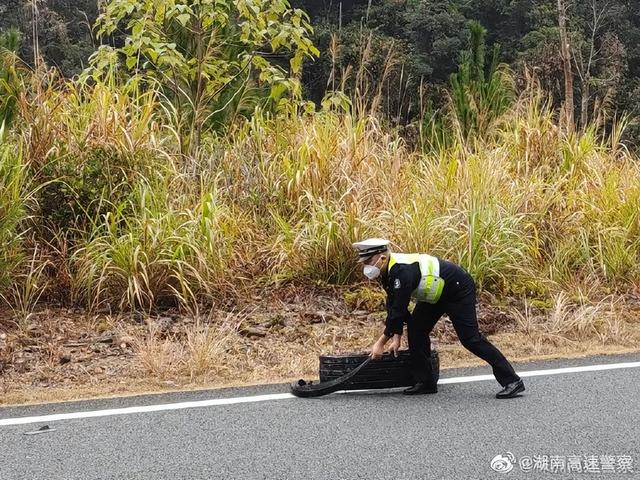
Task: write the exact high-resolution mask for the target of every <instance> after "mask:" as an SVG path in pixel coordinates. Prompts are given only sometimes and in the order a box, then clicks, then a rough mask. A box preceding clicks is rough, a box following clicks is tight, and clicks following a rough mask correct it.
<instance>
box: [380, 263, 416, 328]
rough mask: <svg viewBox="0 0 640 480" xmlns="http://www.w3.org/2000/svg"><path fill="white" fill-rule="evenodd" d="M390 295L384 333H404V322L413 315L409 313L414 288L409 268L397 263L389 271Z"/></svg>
mask: <svg viewBox="0 0 640 480" xmlns="http://www.w3.org/2000/svg"><path fill="white" fill-rule="evenodd" d="M389 282H390V283H389V286H390V290H389V295H388V297H387V320H386V322H385V329H384V335H386V336H387V337H392V336H393V335H402V330H403V324H404V322H405V321H406V320H407V319H408V317H409V316H410V315H411V314H410V313H409V302H410V301H411V292H412V291H413V290H414V288H415V287H414V286H413V284H414V283H415V282H413V281H412V279H411V278H410V276H409V275H408V274H407V270H406V269H404V268H402V266H400V265H397V266H396V267H395V268H393V269H392V271H390V272H389Z"/></svg>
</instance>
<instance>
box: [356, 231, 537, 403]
mask: <svg viewBox="0 0 640 480" xmlns="http://www.w3.org/2000/svg"><path fill="white" fill-rule="evenodd" d="M389 243H390V242H389V241H388V240H384V239H381V238H370V239H367V240H363V241H361V242H356V243H354V244H353V246H354V248H356V250H357V251H358V254H359V262H361V263H363V264H364V268H363V272H364V274H365V276H366V277H367V278H369V279H370V280H374V279H378V280H379V281H380V282H381V284H382V286H383V287H384V289H385V290H386V292H387V319H386V322H385V329H384V333H383V334H382V336H380V338H379V339H378V341H377V342H376V343H375V344H374V345H373V347H372V349H371V353H370V356H371V357H372V358H373V359H374V360H379V359H380V358H381V357H382V354H383V352H384V347H385V345H386V344H387V343H388V342H389V341H390V340H391V347H390V350H391V351H392V352H393V353H394V355H396V356H397V352H398V350H399V349H400V343H401V340H402V331H403V324H404V323H406V324H407V334H408V337H409V352H410V358H411V368H412V374H413V377H414V380H415V385H414V386H413V387H410V388H408V389H406V390H405V391H404V393H405V394H407V395H417V394H426V393H436V392H437V391H438V388H437V385H436V383H435V382H434V381H433V373H432V369H431V362H430V358H431V342H430V340H429V333H430V332H431V330H432V329H433V327H434V326H435V324H436V322H437V321H438V320H439V319H440V317H441V316H442V315H443V314H445V313H446V314H447V315H449V318H450V319H451V323H452V324H453V328H454V329H455V331H456V334H457V335H458V339H459V340H460V342H461V343H462V345H463V346H464V347H465V348H466V349H467V350H469V351H470V352H472V353H473V354H475V355H476V356H478V357H480V358H482V359H483V360H484V361H486V362H487V363H488V364H489V365H491V367H492V368H493V374H494V376H495V377H496V380H497V381H498V383H500V385H502V387H503V389H502V390H501V391H500V392H498V393H497V394H496V397H497V398H511V397H515V396H516V395H518V394H519V393H521V392H523V391H524V389H525V388H524V383H523V381H522V379H521V378H520V377H519V376H518V374H516V372H515V370H514V369H513V367H512V366H511V364H510V363H509V361H508V360H507V359H506V358H505V357H504V355H503V354H502V353H501V352H500V351H499V350H498V349H497V348H496V347H495V346H493V345H492V344H491V343H490V342H489V341H488V340H487V339H486V338H485V337H484V336H483V335H482V334H481V333H480V331H479V330H478V320H477V318H476V287H475V283H474V281H473V278H472V277H471V275H469V274H468V273H467V272H466V271H465V270H464V269H463V268H462V267H460V266H458V265H456V264H454V263H451V262H448V261H446V260H442V259H440V258H437V257H432V256H430V255H426V254H400V253H393V252H391V251H390V250H389ZM412 297H413V298H414V299H415V300H416V306H415V308H414V309H413V312H412V313H409V310H408V307H409V301H410V299H411V298H412Z"/></svg>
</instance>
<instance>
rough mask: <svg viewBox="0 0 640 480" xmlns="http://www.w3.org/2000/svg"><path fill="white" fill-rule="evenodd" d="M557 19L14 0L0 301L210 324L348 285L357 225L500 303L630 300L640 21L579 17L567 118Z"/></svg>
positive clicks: (599, 8)
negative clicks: (181, 312) (262, 295)
mask: <svg viewBox="0 0 640 480" xmlns="http://www.w3.org/2000/svg"><path fill="white" fill-rule="evenodd" d="M558 3H559V4H561V3H562V0H561V1H560V2H558ZM555 5H556V2H549V3H546V2H525V1H511V2H501V1H500V0H494V1H491V2H489V1H487V2H458V1H449V2H429V1H391V0H387V1H380V2H333V3H331V2H328V1H327V2H324V3H323V2H319V1H314V2H313V3H311V2H306V4H304V3H303V4H301V5H299V6H302V7H305V9H306V10H307V12H308V15H307V13H305V12H304V11H302V10H300V9H296V8H294V7H291V6H290V5H289V3H288V2H286V1H284V0H279V1H268V0H199V1H197V2H191V1H187V0H174V1H172V2H162V3H158V2H154V1H152V0H145V1H133V0H110V1H109V2H105V3H104V5H103V7H104V8H103V9H102V10H101V12H100V15H98V12H97V11H96V9H95V5H93V10H91V8H90V7H91V5H89V4H86V5H83V4H82V3H78V2H76V3H74V6H73V7H71V6H70V5H69V4H68V2H48V3H45V2H40V1H37V2H15V3H12V4H11V5H9V4H8V3H6V4H3V5H2V8H3V15H2V16H0V19H1V20H0V21H2V22H4V23H3V25H2V28H3V33H2V35H0V52H1V53H2V57H1V58H2V64H1V67H0V115H2V117H0V124H1V125H3V126H2V127H0V173H1V174H2V175H1V176H0V240H2V252H1V254H0V295H1V296H2V298H4V299H5V300H6V303H8V304H9V305H11V306H12V308H14V310H15V312H16V316H18V317H20V316H24V315H26V314H28V312H29V310H30V309H31V308H32V307H33V305H34V304H35V303H36V302H37V301H38V300H39V299H40V298H41V296H42V295H44V297H42V298H46V299H48V300H57V301H61V302H63V303H65V304H79V305H84V306H88V307H98V306H109V307H111V308H113V309H124V310H129V309H144V310H153V309H156V308H158V307H161V306H165V305H178V306H180V307H181V308H185V309H197V308H198V305H201V304H203V303H205V304H206V303H211V302H214V301H215V300H216V299H218V298H221V297H224V296H226V295H228V294H229V293H231V292H233V291H237V289H239V288H243V287H247V286H248V287H249V288H255V285H259V284H264V283H269V284H273V283H277V282H281V281H287V280H294V281H302V282H309V281H321V282H330V283H338V284H344V283H349V282H351V281H353V280H354V279H355V278H356V277H355V276H354V269H355V264H354V261H353V260H354V259H353V252H352V251H351V247H350V244H351V242H352V241H353V240H355V239H357V238H361V237H363V236H366V235H383V236H388V237H390V238H391V239H392V240H393V241H394V243H395V245H397V246H398V248H402V249H406V250H422V251H425V250H426V251H429V252H432V253H433V254H436V255H439V256H442V257H445V258H450V259H452V260H454V261H457V262H460V263H461V264H462V265H463V266H465V267H466V268H467V269H469V270H470V271H471V273H473V274H474V276H475V278H476V279H477V281H478V283H479V284H480V285H481V286H482V287H483V288H484V289H485V290H488V291H490V292H492V293H495V294H497V295H500V296H501V298H504V297H505V296H518V297H520V296H528V297H534V298H535V299H536V300H538V301H540V302H545V301H547V300H548V299H549V298H550V297H551V296H554V295H559V294H561V293H562V294H563V295H564V294H568V296H569V297H570V298H572V299H574V298H579V299H582V298H587V297H591V296H593V297H599V298H602V297H603V296H604V295H606V294H610V293H612V292H624V291H629V290H631V289H633V288H634V286H635V285H637V284H638V282H639V281H640V267H639V265H640V262H639V260H640V216H639V214H638V212H640V164H639V162H638V159H637V156H636V153H635V152H634V150H633V149H631V148H628V147H627V145H626V144H625V142H624V141H623V139H624V134H625V131H629V130H628V128H629V126H630V122H629V120H628V119H626V118H623V119H620V117H619V114H620V113H622V112H626V113H628V114H629V115H632V114H633V113H634V109H635V108H636V106H635V104H634V102H635V101H637V98H636V97H637V95H632V93H633V92H634V91H635V89H636V82H637V79H636V77H635V75H636V74H637V73H638V72H637V71H636V69H637V68H638V65H637V60H636V59H635V55H637V53H636V52H635V51H634V49H633V48H632V46H633V45H635V44H634V43H633V42H634V41H635V40H634V38H635V37H634V32H635V31H636V30H635V25H636V23H635V22H636V16H637V13H636V12H635V10H633V8H632V7H633V6H634V5H633V2H627V3H622V2H617V3H610V4H609V5H608V6H607V5H605V4H600V3H598V2H593V3H589V2H585V3H581V4H580V5H578V4H577V3H576V4H572V5H571V6H570V8H569V9H568V10H567V15H568V19H569V22H568V32H569V33H570V44H571V49H572V64H571V65H570V66H571V70H572V72H570V73H572V75H573V80H574V81H573V85H574V86H575V92H574V93H575V97H576V99H577V100H576V102H575V104H574V106H575V112H574V113H575V118H576V125H575V127H577V128H570V126H569V125H568V124H567V123H566V121H565V120H563V119H562V116H561V115H560V114H559V107H560V105H561V104H562V103H563V102H564V101H565V100H566V99H565V96H566V95H565V94H566V92H565V91H564V90H563V85H565V84H566V82H565V81H564V80H565V78H563V77H565V76H566V74H567V72H566V71H565V70H564V67H563V65H564V66H566V62H565V63H564V64H563V62H560V61H559V54H558V48H559V47H558V44H559V32H558V29H557V28H556V26H555V25H556V24H557V20H558V18H557V17H558V11H557V9H555ZM34 6H35V7H37V8H34ZM589 6H591V7H593V9H592V10H590V9H589V8H588V7H589ZM605 7H607V8H605ZM83 8H86V9H85V10H84V11H82V10H81V9H83ZM85 13H86V18H88V19H89V22H91V20H92V19H93V18H96V19H97V23H96V25H95V32H96V33H97V34H99V38H100V39H101V41H103V42H104V45H103V46H102V47H100V48H99V49H94V48H93V44H92V43H91V42H92V40H91V38H92V37H91V36H90V35H89V34H88V32H89V29H88V28H87V29H86V31H85V30H84V29H81V28H79V25H81V24H82V22H80V21H79V19H80V18H85ZM32 18H35V19H36V20H37V28H35V29H31V25H32V22H31V19H32ZM74 19H75V23H74V22H73V21H72V20H74ZM9 25H14V26H16V27H17V28H18V29H19V31H15V30H9V29H8V26H9ZM312 25H313V26H315V30H314V29H313V28H312ZM34 32H35V33H36V35H37V38H38V42H34V36H33V33H34ZM312 38H313V39H315V42H316V44H317V46H318V47H319V49H320V52H318V51H316V47H314V46H313V45H312V42H311V39H312ZM87 42H89V43H87ZM498 44H500V45H498ZM89 45H91V47H89ZM96 51H97V53H95V52H96ZM38 52H39V56H38ZM80 52H85V53H86V54H87V55H84V53H82V54H81V53H80ZM92 52H94V54H93V55H91V57H90V58H91V60H90V61H88V58H89V55H88V54H89V53H92ZM34 53H35V56H34ZM318 53H320V57H319V59H317V60H315V57H316V56H317V54H318ZM563 58H566V57H563ZM52 67H53V68H52ZM83 67H86V68H83ZM80 72H83V73H82V74H81V75H75V76H71V75H72V74H74V73H80ZM61 73H62V74H65V75H66V76H65V75H61ZM300 77H302V81H303V85H304V87H303V88H302V89H301V88H300ZM301 90H302V91H303V92H304V93H305V94H306V99H305V98H303V96H302V95H301ZM587 92H588V95H587V96H586V97H585V95H586V93H587ZM585 98H586V100H585ZM309 99H311V100H312V101H314V102H315V103H316V105H315V108H314V105H313V103H310V102H309V101H308V100H309ZM616 115H618V118H616ZM396 126H401V128H396ZM43 286H46V287H47V288H43ZM567 292H568V293H567Z"/></svg>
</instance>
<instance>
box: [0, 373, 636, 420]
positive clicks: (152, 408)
mask: <svg viewBox="0 0 640 480" xmlns="http://www.w3.org/2000/svg"><path fill="white" fill-rule="evenodd" d="M639 367H640V362H627V363H609V364H604V365H587V366H582V367H567V368H553V369H548V370H529V371H524V372H518V374H519V375H520V376H521V377H539V376H545V375H559V374H563V373H578V372H598V371H603V370H617V369H622V368H639ZM493 379H494V377H493V375H473V376H467V377H452V378H442V379H440V381H439V382H438V383H439V384H447V383H468V382H480V381H484V380H493ZM290 398H295V397H294V396H293V395H292V394H290V393H274V394H270V395H254V396H251V397H234V398H215V399H211V400H200V401H194V402H180V403H166V404H162V405H148V406H138V407H127V408H112V409H108V410H94V411H89V412H72V413H58V414H53V415H41V416H36V417H19V418H5V419H2V420H0V426H9V425H25V424H30V423H42V422H47V423H48V422H56V421H60V420H73V419H77V418H95V417H109V416H114V415H128V414H133V413H147V412H161V411H165V410H183V409H187V408H201V407H213V406H218V405H235V404H238V403H255V402H265V401H269V400H286V399H290Z"/></svg>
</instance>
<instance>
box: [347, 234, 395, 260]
mask: <svg viewBox="0 0 640 480" xmlns="http://www.w3.org/2000/svg"><path fill="white" fill-rule="evenodd" d="M390 243H391V242H390V241H389V240H385V239H384V238H367V239H366V240H362V241H360V242H356V243H354V244H353V248H355V249H356V250H357V251H358V255H359V257H360V258H359V259H358V261H359V262H364V261H365V260H366V259H368V258H370V257H372V256H373V255H376V254H378V253H382V252H384V251H385V250H387V248H388V247H389V244H390Z"/></svg>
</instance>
